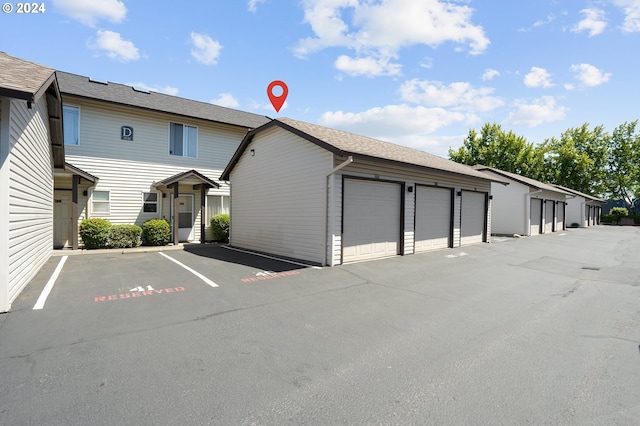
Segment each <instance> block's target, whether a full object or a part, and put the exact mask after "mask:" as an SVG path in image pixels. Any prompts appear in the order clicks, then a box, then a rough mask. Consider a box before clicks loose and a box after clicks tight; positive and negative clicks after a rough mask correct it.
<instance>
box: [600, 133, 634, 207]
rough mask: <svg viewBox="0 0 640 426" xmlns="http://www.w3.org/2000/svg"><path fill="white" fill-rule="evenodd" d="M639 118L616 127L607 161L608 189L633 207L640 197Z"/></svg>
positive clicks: (611, 193) (609, 192)
mask: <svg viewBox="0 0 640 426" xmlns="http://www.w3.org/2000/svg"><path fill="white" fill-rule="evenodd" d="M637 125H638V120H636V121H632V122H631V123H628V122H625V123H624V124H621V125H620V126H618V127H616V129H615V130H614V131H613V134H612V135H611V139H610V150H609V157H608V162H607V168H606V170H607V189H608V195H609V196H610V197H611V198H621V199H623V200H624V202H625V204H626V206H627V208H628V209H629V210H631V209H632V207H633V203H634V201H635V200H637V199H638V197H640V134H638V131H637V130H636V127H637Z"/></svg>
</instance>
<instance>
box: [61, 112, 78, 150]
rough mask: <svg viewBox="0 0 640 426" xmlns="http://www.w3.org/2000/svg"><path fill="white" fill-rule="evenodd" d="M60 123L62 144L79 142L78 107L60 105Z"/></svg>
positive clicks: (76, 143)
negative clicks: (62, 131) (62, 137)
mask: <svg viewBox="0 0 640 426" xmlns="http://www.w3.org/2000/svg"><path fill="white" fill-rule="evenodd" d="M62 123H63V126H64V144H65V145H79V144H80V108H78V107H74V106H66V105H65V106H63V107H62Z"/></svg>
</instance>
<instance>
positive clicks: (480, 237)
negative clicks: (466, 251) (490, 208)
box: [460, 191, 486, 245]
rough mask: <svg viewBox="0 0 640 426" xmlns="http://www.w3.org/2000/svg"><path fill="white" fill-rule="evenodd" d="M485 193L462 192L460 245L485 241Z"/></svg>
mask: <svg viewBox="0 0 640 426" xmlns="http://www.w3.org/2000/svg"><path fill="white" fill-rule="evenodd" d="M485 198H486V193H484V192H472V191H462V206H461V213H460V214H461V219H460V245H465V244H474V243H481V242H483V241H484V240H485V238H484V234H485V218H486V208H485V206H486V200H485Z"/></svg>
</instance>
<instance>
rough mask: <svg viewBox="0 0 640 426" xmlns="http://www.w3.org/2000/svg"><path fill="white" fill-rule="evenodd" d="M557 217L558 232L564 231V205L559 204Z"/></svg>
mask: <svg viewBox="0 0 640 426" xmlns="http://www.w3.org/2000/svg"><path fill="white" fill-rule="evenodd" d="M556 216H557V217H556V231H562V230H563V229H564V203H558V211H557V214H556Z"/></svg>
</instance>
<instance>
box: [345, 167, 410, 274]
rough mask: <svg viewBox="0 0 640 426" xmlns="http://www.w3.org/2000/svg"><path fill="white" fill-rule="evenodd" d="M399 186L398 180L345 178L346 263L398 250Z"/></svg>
mask: <svg viewBox="0 0 640 426" xmlns="http://www.w3.org/2000/svg"><path fill="white" fill-rule="evenodd" d="M400 188H401V186H400V184H396V183H383V182H370V181H364V180H355V179H345V181H344V194H343V200H344V216H343V228H342V261H343V263H347V262H355V261H359V260H367V259H376V258H380V257H387V256H394V255H397V254H398V253H399V250H400V200H401V191H400Z"/></svg>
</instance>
